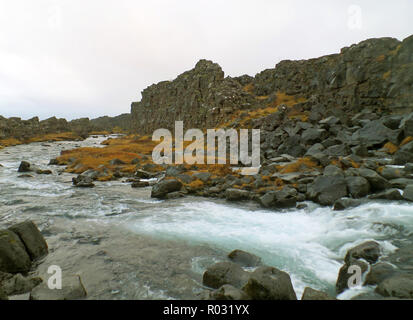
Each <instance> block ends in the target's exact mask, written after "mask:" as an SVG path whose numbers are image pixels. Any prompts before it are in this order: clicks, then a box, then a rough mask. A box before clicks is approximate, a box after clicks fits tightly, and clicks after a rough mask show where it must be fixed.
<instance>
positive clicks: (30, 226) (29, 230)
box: [10, 221, 48, 260]
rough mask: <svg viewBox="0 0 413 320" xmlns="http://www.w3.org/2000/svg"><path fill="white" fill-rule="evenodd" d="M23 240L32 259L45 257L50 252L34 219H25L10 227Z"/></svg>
mask: <svg viewBox="0 0 413 320" xmlns="http://www.w3.org/2000/svg"><path fill="white" fill-rule="evenodd" d="M10 230H11V231H13V232H14V233H15V234H17V235H18V236H19V238H20V240H21V241H22V242H23V244H24V246H25V248H26V251H27V253H28V254H29V255H30V258H31V260H36V259H39V258H42V257H44V256H45V255H47V253H48V247H47V243H46V241H45V240H44V238H43V236H42V234H41V233H40V231H39V229H38V228H37V226H36V225H35V224H34V223H33V222H32V221H25V222H22V223H19V224H16V225H14V226H12V227H11V228H10Z"/></svg>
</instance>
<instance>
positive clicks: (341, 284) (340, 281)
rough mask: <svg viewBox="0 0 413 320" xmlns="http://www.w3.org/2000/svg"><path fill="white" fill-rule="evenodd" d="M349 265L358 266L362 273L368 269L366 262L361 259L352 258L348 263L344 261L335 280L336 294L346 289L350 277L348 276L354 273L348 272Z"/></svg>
mask: <svg viewBox="0 0 413 320" xmlns="http://www.w3.org/2000/svg"><path fill="white" fill-rule="evenodd" d="M351 266H358V267H360V269H361V272H362V273H364V272H366V271H367V270H368V267H369V266H368V264H367V263H365V262H364V261H361V260H353V261H350V263H345V264H344V265H343V266H342V267H341V269H340V271H339V273H338V277H337V282H336V291H337V293H338V294H340V293H342V292H344V291H345V290H347V289H348V281H349V279H350V277H351V276H352V275H354V273H349V271H351V270H349V268H350V267H351Z"/></svg>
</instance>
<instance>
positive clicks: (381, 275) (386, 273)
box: [364, 262, 396, 286]
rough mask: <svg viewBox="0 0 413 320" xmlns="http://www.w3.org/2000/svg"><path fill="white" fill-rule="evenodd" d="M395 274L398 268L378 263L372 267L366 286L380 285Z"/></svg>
mask: <svg viewBox="0 0 413 320" xmlns="http://www.w3.org/2000/svg"><path fill="white" fill-rule="evenodd" d="M395 272H396V268H395V267H394V266H392V265H391V264H389V263H383V262H379V263H376V264H374V265H372V266H371V268H370V271H369V273H368V274H367V276H366V280H365V282H364V285H373V286H374V285H378V284H379V283H381V282H382V281H384V280H385V279H387V278H389V277H391V276H392V275H393V274H394V273H395Z"/></svg>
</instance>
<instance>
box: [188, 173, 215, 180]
mask: <svg viewBox="0 0 413 320" xmlns="http://www.w3.org/2000/svg"><path fill="white" fill-rule="evenodd" d="M192 176H193V177H194V178H195V179H199V180H201V181H202V182H204V183H205V182H208V180H209V178H211V176H212V174H210V173H209V172H195V173H194V174H193V175H192Z"/></svg>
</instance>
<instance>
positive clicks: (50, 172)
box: [36, 169, 53, 175]
mask: <svg viewBox="0 0 413 320" xmlns="http://www.w3.org/2000/svg"><path fill="white" fill-rule="evenodd" d="M36 173H37V174H45V175H49V174H52V173H53V172H52V171H51V170H42V169H36Z"/></svg>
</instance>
